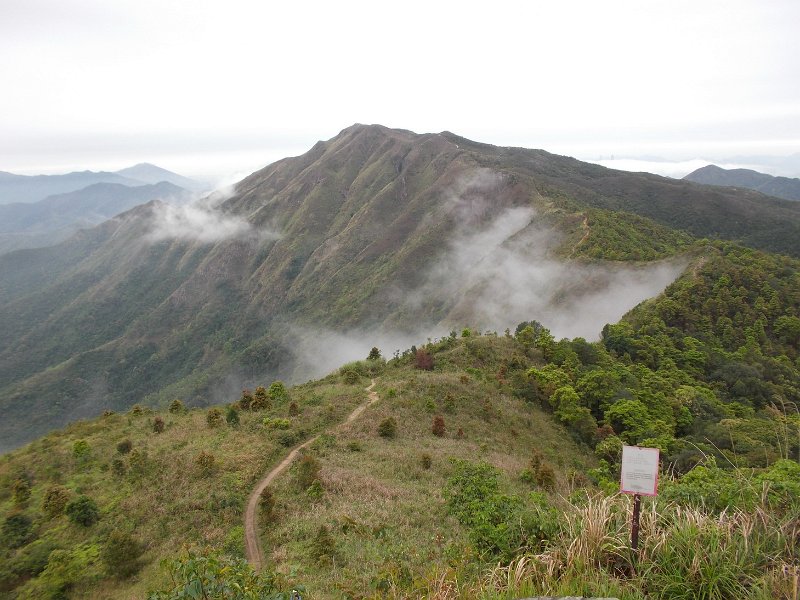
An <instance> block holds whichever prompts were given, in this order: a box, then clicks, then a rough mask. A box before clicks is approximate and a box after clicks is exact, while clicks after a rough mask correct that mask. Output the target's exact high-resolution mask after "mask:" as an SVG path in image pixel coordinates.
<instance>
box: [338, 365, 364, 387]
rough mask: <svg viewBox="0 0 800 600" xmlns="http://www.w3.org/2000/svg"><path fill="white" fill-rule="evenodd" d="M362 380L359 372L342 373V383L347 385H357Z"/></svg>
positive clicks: (352, 370) (349, 370)
mask: <svg viewBox="0 0 800 600" xmlns="http://www.w3.org/2000/svg"><path fill="white" fill-rule="evenodd" d="M360 380H361V377H359V375H358V372H357V371H355V370H354V369H347V370H345V371H343V372H342V381H344V382H345V383H346V384H347V385H355V384H357V383H358V382H359V381H360Z"/></svg>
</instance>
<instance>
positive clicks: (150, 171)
mask: <svg viewBox="0 0 800 600" xmlns="http://www.w3.org/2000/svg"><path fill="white" fill-rule="evenodd" d="M115 173H116V174H117V175H121V176H122V177H127V178H128V179H135V180H137V181H142V182H144V183H151V184H156V183H159V182H161V181H167V182H169V183H171V184H173V185H177V186H178V187H182V188H184V189H187V190H193V191H196V192H202V191H206V190H208V185H206V184H205V183H202V182H200V181H195V180H194V179H189V178H188V177H184V176H183V175H178V174H177V173H173V172H172V171H167V170H166V169H162V168H161V167H157V166H156V165H151V164H150V163H139V164H138V165H134V166H132V167H128V168H126V169H120V170H119V171H115Z"/></svg>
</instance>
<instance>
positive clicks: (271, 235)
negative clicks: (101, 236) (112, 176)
mask: <svg viewBox="0 0 800 600" xmlns="http://www.w3.org/2000/svg"><path fill="white" fill-rule="evenodd" d="M229 195H230V191H225V192H214V193H213V194H211V195H209V196H207V197H205V198H202V199H196V200H193V201H191V202H188V203H186V204H179V205H176V204H156V205H154V207H153V214H152V219H153V228H152V230H151V231H150V233H149V234H148V236H147V239H148V240H149V241H151V242H160V241H163V240H186V241H195V242H200V243H204V244H210V243H214V242H221V241H223V240H234V239H236V240H245V241H257V240H265V239H277V238H278V237H280V236H279V235H278V234H277V233H276V232H274V231H271V230H266V229H256V228H255V227H253V225H252V224H251V223H249V222H248V221H247V219H245V218H243V217H241V216H239V215H235V214H230V213H226V212H224V211H223V210H222V209H221V208H220V205H221V204H222V202H223V201H224V200H225V199H227V197H228V196H229Z"/></svg>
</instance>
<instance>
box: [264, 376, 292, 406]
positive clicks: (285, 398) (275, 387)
mask: <svg viewBox="0 0 800 600" xmlns="http://www.w3.org/2000/svg"><path fill="white" fill-rule="evenodd" d="M268 394H269V399H270V400H272V402H273V404H286V403H287V402H289V400H290V399H289V392H288V391H287V390H286V386H285V385H283V382H282V381H273V382H272V384H270V386H269V392H268Z"/></svg>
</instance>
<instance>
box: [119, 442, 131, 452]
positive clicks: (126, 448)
mask: <svg viewBox="0 0 800 600" xmlns="http://www.w3.org/2000/svg"><path fill="white" fill-rule="evenodd" d="M131 448H133V442H132V441H130V440H122V441H121V442H120V443H118V444H117V452H119V453H120V454H127V453H128V452H130V451H131Z"/></svg>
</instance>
